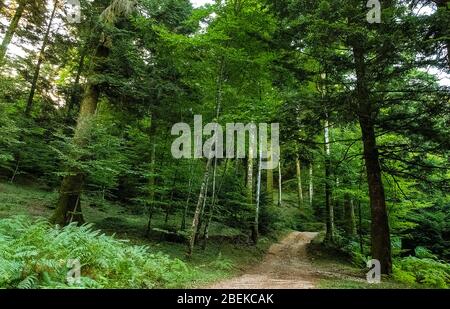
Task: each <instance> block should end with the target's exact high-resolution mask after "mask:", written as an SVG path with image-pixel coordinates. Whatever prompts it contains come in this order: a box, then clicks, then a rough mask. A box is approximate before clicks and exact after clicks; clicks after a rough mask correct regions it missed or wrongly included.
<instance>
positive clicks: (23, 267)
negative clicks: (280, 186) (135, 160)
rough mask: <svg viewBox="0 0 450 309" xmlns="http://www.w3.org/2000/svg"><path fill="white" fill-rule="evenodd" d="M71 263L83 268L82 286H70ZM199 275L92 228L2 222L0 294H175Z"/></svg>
mask: <svg viewBox="0 0 450 309" xmlns="http://www.w3.org/2000/svg"><path fill="white" fill-rule="evenodd" d="M70 260H79V262H80V264H81V277H80V280H79V281H78V282H69V281H70V280H68V273H69V271H70V270H71V267H72V265H69V264H68V263H69V261H70ZM68 266H70V267H68ZM195 275H196V269H194V268H192V267H190V266H188V265H186V264H185V263H184V262H183V261H181V260H179V259H174V258H169V257H168V256H167V255H165V254H162V253H153V252H151V251H150V250H149V248H148V247H146V246H136V245H130V244H127V243H126V241H123V240H117V239H115V238H114V237H111V236H107V235H104V234H101V233H100V232H99V231H95V230H93V229H92V227H91V225H83V226H81V227H78V226H75V225H73V224H72V225H69V226H66V227H64V228H58V227H54V226H51V225H50V224H49V223H48V222H47V221H46V220H44V219H37V220H32V219H30V218H29V217H25V216H14V217H11V218H8V219H1V220H0V287H1V288H74V287H75V288H77V287H78V288H124V287H125V288H176V287H184V286H186V285H187V284H188V283H189V282H190V281H191V279H192V277H194V276H195Z"/></svg>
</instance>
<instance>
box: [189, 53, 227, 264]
mask: <svg viewBox="0 0 450 309" xmlns="http://www.w3.org/2000/svg"><path fill="white" fill-rule="evenodd" d="M224 69H225V57H224V56H222V57H221V58H220V60H219V70H218V74H217V79H216V119H215V120H216V122H218V121H219V116H220V109H221V104H222V86H223V80H224V78H223V74H224ZM214 147H215V150H216V149H217V144H214ZM216 157H217V154H216ZM212 161H213V158H211V157H209V158H208V162H207V163H206V172H205V174H204V176H203V182H202V186H201V188H200V194H199V197H198V201H197V207H196V208H195V213H194V219H193V220H192V232H191V236H190V239H189V247H188V252H187V255H188V256H191V255H192V252H193V251H194V246H195V242H196V240H197V237H198V236H197V235H198V233H199V232H200V227H199V225H200V224H199V223H200V220H201V212H202V209H203V210H204V207H205V203H206V195H207V190H208V182H209V173H210V171H209V170H210V168H211V165H212Z"/></svg>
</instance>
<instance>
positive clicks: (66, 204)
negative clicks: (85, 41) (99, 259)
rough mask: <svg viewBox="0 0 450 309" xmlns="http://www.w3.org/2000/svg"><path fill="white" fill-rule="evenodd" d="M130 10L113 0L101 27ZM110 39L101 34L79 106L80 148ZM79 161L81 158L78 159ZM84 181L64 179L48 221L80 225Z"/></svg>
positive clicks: (74, 176) (72, 175)
mask: <svg viewBox="0 0 450 309" xmlns="http://www.w3.org/2000/svg"><path fill="white" fill-rule="evenodd" d="M133 9H134V3H133V2H132V1H128V0H113V1H112V2H111V4H110V5H109V6H108V7H107V8H106V9H105V10H104V11H103V12H102V14H101V16H100V21H101V23H104V24H110V25H114V24H115V23H116V22H117V21H118V20H119V18H120V17H121V16H129V15H130V14H131V12H132V11H133ZM110 48H111V38H110V37H108V36H107V35H105V33H102V35H101V37H100V38H99V42H98V45H97V48H96V50H95V53H94V56H93V60H92V67H93V69H92V72H91V73H90V76H89V77H88V82H87V84H86V87H85V90H84V94H83V99H82V101H81V105H80V112H79V115H78V120H77V124H76V127H75V133H74V137H73V143H74V144H75V145H76V146H78V147H80V148H83V147H84V146H86V145H87V144H88V143H89V135H90V131H91V128H92V122H93V119H94V116H95V112H96V109H97V103H98V100H99V97H100V84H99V81H98V80H97V79H96V76H97V75H98V74H102V72H103V68H104V67H103V63H104V61H105V60H106V59H107V57H108V55H109V54H110ZM78 159H81V158H78ZM84 180H85V175H84V173H83V172H82V171H81V170H79V169H77V168H74V169H73V170H71V171H69V173H68V174H67V175H66V176H65V177H64V179H63V180H62V183H61V188H60V192H59V199H58V203H57V206H56V209H55V212H54V214H53V216H52V218H51V221H52V222H54V223H56V224H60V225H66V224H68V223H70V222H78V223H83V222H84V218H83V214H82V211H81V193H82V188H83V184H84Z"/></svg>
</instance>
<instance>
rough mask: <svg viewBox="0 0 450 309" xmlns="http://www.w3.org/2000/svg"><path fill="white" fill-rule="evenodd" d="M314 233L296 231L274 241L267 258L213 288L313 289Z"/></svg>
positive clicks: (315, 274) (314, 276) (314, 274)
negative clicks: (311, 255) (309, 248)
mask: <svg viewBox="0 0 450 309" xmlns="http://www.w3.org/2000/svg"><path fill="white" fill-rule="evenodd" d="M317 234H318V233H312V232H292V233H290V234H289V235H288V236H286V237H285V238H284V239H283V240H282V241H281V242H278V243H276V244H273V245H272V246H271V247H270V248H269V251H268V253H267V255H266V256H265V258H264V260H263V261H262V262H261V263H260V264H259V265H257V266H255V267H254V268H252V269H250V270H249V271H247V272H246V273H245V274H243V275H240V276H239V277H235V278H232V279H228V280H225V281H221V282H218V283H215V284H213V285H212V286H210V287H209V288H212V289H312V288H314V287H315V281H316V279H318V276H317V272H316V271H315V267H314V266H313V265H312V264H311V262H310V260H309V258H308V256H307V253H306V247H307V245H308V244H309V243H310V242H311V241H312V240H313V239H314V238H315V237H316V236H317Z"/></svg>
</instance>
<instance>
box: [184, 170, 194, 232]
mask: <svg viewBox="0 0 450 309" xmlns="http://www.w3.org/2000/svg"><path fill="white" fill-rule="evenodd" d="M193 171H194V167H193V163H191V164H190V165H189V172H190V173H189V175H190V176H189V192H188V197H187V199H186V204H185V205H184V212H183V217H182V219H181V230H182V231H184V230H186V218H187V213H188V209H189V202H190V200H191V194H192V182H193V179H192V178H193V177H194V172H193Z"/></svg>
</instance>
